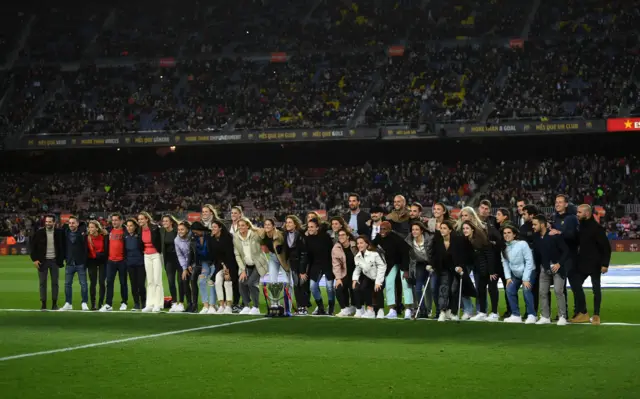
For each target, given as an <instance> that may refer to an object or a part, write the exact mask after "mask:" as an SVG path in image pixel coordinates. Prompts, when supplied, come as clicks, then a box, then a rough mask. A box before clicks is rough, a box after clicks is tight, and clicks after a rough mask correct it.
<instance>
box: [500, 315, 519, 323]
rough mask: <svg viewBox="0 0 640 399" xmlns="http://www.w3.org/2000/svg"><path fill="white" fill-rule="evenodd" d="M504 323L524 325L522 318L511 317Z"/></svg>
mask: <svg viewBox="0 0 640 399" xmlns="http://www.w3.org/2000/svg"><path fill="white" fill-rule="evenodd" d="M504 322H505V323H522V319H521V318H520V316H516V315H511V316H509V317H507V318H506V319H504Z"/></svg>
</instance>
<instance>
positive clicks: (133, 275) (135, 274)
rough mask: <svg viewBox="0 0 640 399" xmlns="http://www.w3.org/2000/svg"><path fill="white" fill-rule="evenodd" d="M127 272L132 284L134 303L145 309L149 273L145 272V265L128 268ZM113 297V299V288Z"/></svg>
mask: <svg viewBox="0 0 640 399" xmlns="http://www.w3.org/2000/svg"><path fill="white" fill-rule="evenodd" d="M127 272H128V273H129V282H130V283H131V296H132V297H133V303H134V304H136V305H138V306H139V307H144V305H145V303H147V288H146V286H145V280H146V278H147V273H146V272H145V270H144V265H138V266H128V267H127ZM111 295H112V297H113V286H112V291H111Z"/></svg>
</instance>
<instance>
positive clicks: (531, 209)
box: [520, 205, 551, 314]
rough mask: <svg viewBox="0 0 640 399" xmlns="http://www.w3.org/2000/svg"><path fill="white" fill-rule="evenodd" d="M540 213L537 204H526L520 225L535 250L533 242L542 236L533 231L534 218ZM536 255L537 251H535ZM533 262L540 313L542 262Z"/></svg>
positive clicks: (535, 296) (536, 308) (535, 307)
mask: <svg viewBox="0 0 640 399" xmlns="http://www.w3.org/2000/svg"><path fill="white" fill-rule="evenodd" d="M537 214H538V208H537V207H536V206H535V205H525V207H524V209H523V210H522V220H523V224H522V226H520V237H521V238H522V239H523V240H524V241H526V242H527V244H529V248H531V249H532V250H533V243H534V241H535V240H536V239H537V238H539V237H540V236H539V235H537V234H534V231H533V218H534V217H535V216H536V215H537ZM534 256H535V253H534ZM533 264H534V266H535V268H536V271H535V276H536V278H535V279H534V283H533V288H532V291H533V307H534V309H535V311H536V314H538V305H539V303H540V279H539V278H538V276H540V263H539V262H537V261H536V259H534V260H533ZM549 305H551V295H549Z"/></svg>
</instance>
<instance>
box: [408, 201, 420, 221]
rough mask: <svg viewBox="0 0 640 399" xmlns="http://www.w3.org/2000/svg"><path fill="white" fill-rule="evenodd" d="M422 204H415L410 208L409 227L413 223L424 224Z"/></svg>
mask: <svg viewBox="0 0 640 399" xmlns="http://www.w3.org/2000/svg"><path fill="white" fill-rule="evenodd" d="M422 219H423V217H422V204H421V203H419V202H414V203H413V204H411V206H410V207H409V225H411V223H413V222H421V223H422Z"/></svg>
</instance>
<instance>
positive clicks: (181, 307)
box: [176, 303, 184, 313]
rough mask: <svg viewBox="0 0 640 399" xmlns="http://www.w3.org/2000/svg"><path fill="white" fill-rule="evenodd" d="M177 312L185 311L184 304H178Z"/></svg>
mask: <svg viewBox="0 0 640 399" xmlns="http://www.w3.org/2000/svg"><path fill="white" fill-rule="evenodd" d="M176 312H177V313H182V312H184V305H183V304H181V303H179V304H178V306H176Z"/></svg>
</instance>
